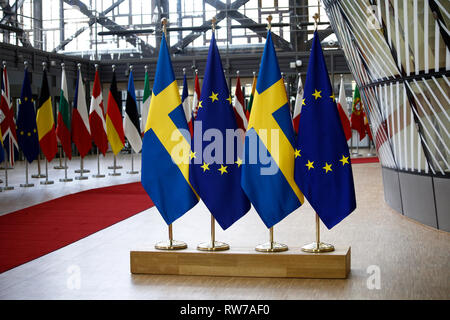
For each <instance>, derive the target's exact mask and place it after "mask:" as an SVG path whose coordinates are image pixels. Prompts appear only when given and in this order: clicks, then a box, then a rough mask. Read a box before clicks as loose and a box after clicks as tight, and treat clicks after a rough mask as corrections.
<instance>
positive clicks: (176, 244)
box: [155, 240, 187, 250]
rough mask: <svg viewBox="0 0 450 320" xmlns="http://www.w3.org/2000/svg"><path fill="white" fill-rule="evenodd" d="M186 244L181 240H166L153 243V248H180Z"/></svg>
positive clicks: (185, 246) (184, 247) (183, 247)
mask: <svg viewBox="0 0 450 320" xmlns="http://www.w3.org/2000/svg"><path fill="white" fill-rule="evenodd" d="M186 248H187V244H186V243H185V242H183V241H177V240H172V241H170V240H166V241H161V242H158V243H157V244H155V249H158V250H182V249H186Z"/></svg>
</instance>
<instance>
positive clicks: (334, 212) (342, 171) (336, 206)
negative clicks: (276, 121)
mask: <svg viewBox="0 0 450 320" xmlns="http://www.w3.org/2000/svg"><path fill="white" fill-rule="evenodd" d="M303 98H304V99H305V100H304V101H305V104H304V105H303V108H302V111H301V116H300V123H299V130H298V137H297V150H299V153H298V154H297V155H296V158H295V181H296V182H297V185H298V186H299V187H300V190H302V192H303V194H304V195H305V197H306V199H308V201H309V203H310V204H311V206H312V207H313V209H314V210H315V211H316V212H317V214H318V215H319V217H320V219H321V220H322V221H323V223H324V224H325V225H326V226H327V228H328V229H331V228H332V227H334V226H335V225H336V224H338V223H339V222H340V221H341V220H342V219H344V218H345V217H346V216H348V215H349V214H350V213H351V212H352V211H353V210H355V208H356V198H355V188H354V184H353V174H352V166H351V163H350V154H349V150H348V146H347V140H346V138H345V134H344V131H343V129H342V125H341V121H340V118H339V113H338V109H337V107H336V102H335V98H334V94H333V90H332V88H331V83H330V79H329V77H328V71H327V67H326V64H325V59H324V56H323V52H322V47H321V46H320V40H319V36H318V34H317V31H316V32H315V33H314V39H313V45H312V49H311V55H310V58H309V64H308V72H307V74H306V82H305V91H304V95H303Z"/></svg>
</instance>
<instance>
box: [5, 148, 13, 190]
mask: <svg viewBox="0 0 450 320" xmlns="http://www.w3.org/2000/svg"><path fill="white" fill-rule="evenodd" d="M13 152H14V151H13ZM10 156H11V155H10ZM9 162H10V161H9V160H5V186H4V187H3V190H5V191H8V190H14V187H13V186H8V164H9Z"/></svg>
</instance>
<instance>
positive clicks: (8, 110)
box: [0, 67, 19, 166]
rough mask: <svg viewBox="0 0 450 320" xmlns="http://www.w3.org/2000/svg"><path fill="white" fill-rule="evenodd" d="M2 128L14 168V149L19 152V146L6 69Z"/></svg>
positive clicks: (1, 103) (0, 110)
mask: <svg viewBox="0 0 450 320" xmlns="http://www.w3.org/2000/svg"><path fill="white" fill-rule="evenodd" d="M0 126H1V131H0V132H1V133H2V135H3V137H2V138H3V144H4V145H5V149H6V148H7V149H8V150H7V151H8V155H9V163H10V164H11V166H14V149H16V150H19V145H18V144H17V134H16V121H15V119H14V109H13V106H12V103H11V95H10V91H9V80H8V73H7V72H6V67H4V68H3V72H2V95H1V97H0Z"/></svg>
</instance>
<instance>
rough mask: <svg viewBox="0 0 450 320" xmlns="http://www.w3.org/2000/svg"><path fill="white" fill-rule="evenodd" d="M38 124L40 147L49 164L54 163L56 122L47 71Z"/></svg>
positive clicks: (43, 79)
mask: <svg viewBox="0 0 450 320" xmlns="http://www.w3.org/2000/svg"><path fill="white" fill-rule="evenodd" d="M36 124H37V130H38V136H39V145H40V146H41V150H42V152H43V153H44V155H45V158H46V159H47V161H48V162H50V161H52V160H53V158H54V157H55V155H56V152H58V141H57V140H56V131H55V121H54V120H53V107H52V100H51V97H50V89H49V87H48V79H47V70H45V69H44V74H43V76H42V85H41V92H40V94H39V99H38V105H37V112H36Z"/></svg>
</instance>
